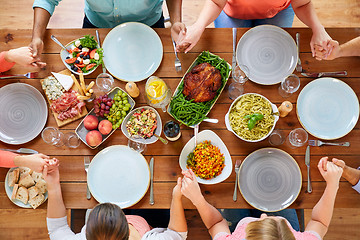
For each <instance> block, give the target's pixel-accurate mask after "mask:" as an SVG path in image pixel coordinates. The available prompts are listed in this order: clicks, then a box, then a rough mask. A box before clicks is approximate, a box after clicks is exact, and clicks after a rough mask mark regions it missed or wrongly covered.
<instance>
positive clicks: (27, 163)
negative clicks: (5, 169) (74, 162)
mask: <svg viewBox="0 0 360 240" xmlns="http://www.w3.org/2000/svg"><path fill="white" fill-rule="evenodd" d="M14 164H15V165H16V166H18V167H28V168H30V169H32V170H34V171H35V172H39V173H40V172H42V171H43V169H44V166H45V165H46V166H47V167H48V172H52V171H54V168H55V167H57V166H58V165H59V161H58V160H57V159H55V158H53V159H50V157H49V156H46V155H44V154H42V153H39V154H31V155H16V156H15V157H14Z"/></svg>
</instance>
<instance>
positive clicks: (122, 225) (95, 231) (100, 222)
mask: <svg viewBox="0 0 360 240" xmlns="http://www.w3.org/2000/svg"><path fill="white" fill-rule="evenodd" d="M86 239H88V240H127V239H129V225H128V222H127V220H126V217H125V214H124V212H123V211H122V210H121V208H120V207H119V206H117V205H115V204H112V203H102V204H99V205H97V206H96V207H95V208H94V209H93V210H92V211H91V212H90V214H89V219H88V221H87V224H86Z"/></svg>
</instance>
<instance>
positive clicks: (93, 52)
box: [90, 49, 96, 59]
mask: <svg viewBox="0 0 360 240" xmlns="http://www.w3.org/2000/svg"><path fill="white" fill-rule="evenodd" d="M95 53H96V49H94V50H92V51H91V52H90V58H91V59H94V57H95Z"/></svg>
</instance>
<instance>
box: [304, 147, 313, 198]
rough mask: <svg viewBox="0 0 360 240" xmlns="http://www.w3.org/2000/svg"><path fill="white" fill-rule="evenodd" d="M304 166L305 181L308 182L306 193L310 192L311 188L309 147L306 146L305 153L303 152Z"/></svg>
mask: <svg viewBox="0 0 360 240" xmlns="http://www.w3.org/2000/svg"><path fill="white" fill-rule="evenodd" d="M305 165H306V166H307V177H308V178H307V181H308V185H307V191H308V193H311V192H312V187H311V177H310V146H307V148H306V152H305Z"/></svg>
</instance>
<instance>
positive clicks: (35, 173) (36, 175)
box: [31, 171, 42, 182]
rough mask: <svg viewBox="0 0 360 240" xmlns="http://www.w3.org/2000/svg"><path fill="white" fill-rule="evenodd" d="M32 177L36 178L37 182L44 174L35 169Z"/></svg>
mask: <svg viewBox="0 0 360 240" xmlns="http://www.w3.org/2000/svg"><path fill="white" fill-rule="evenodd" d="M31 177H32V178H33V179H34V181H35V182H38V181H39V180H40V179H42V174H41V173H38V172H35V171H33V172H32V174H31Z"/></svg>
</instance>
